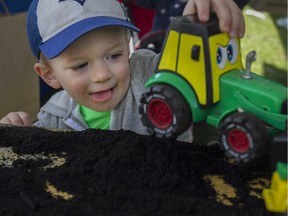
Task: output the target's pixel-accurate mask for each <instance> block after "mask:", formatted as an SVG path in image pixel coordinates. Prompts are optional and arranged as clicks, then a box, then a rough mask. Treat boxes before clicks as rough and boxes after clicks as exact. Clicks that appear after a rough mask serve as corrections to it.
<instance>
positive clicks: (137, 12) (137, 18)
mask: <svg viewBox="0 0 288 216" xmlns="http://www.w3.org/2000/svg"><path fill="white" fill-rule="evenodd" d="M119 2H122V3H123V2H124V4H125V5H126V7H127V8H128V13H129V16H130V19H131V21H132V22H133V24H134V25H136V26H137V27H138V28H139V29H140V30H141V31H140V32H139V38H141V37H142V36H143V35H144V34H146V33H147V32H149V31H150V30H151V28H152V23H153V18H154V14H155V12H154V10H153V9H147V8H143V7H139V6H137V5H136V4H134V3H133V2H131V1H123V0H119Z"/></svg>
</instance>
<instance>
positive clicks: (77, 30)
mask: <svg viewBox="0 0 288 216" xmlns="http://www.w3.org/2000/svg"><path fill="white" fill-rule="evenodd" d="M113 26H114V27H124V28H128V29H131V30H133V31H136V32H139V29H138V28H137V27H135V26H134V25H133V24H132V23H130V22H129V21H125V20H122V19H117V18H111V17H93V18H87V19H85V20H82V21H79V22H77V23H75V24H73V25H71V26H69V27H68V28H66V29H64V30H63V31H61V32H60V33H58V34H56V35H55V36H53V37H52V38H50V39H49V40H47V41H45V42H44V43H43V44H42V45H40V47H39V49H40V50H41V52H42V53H43V54H44V55H45V57H46V58H47V59H52V58H55V57H57V56H58V55H59V54H61V53H62V52H63V51H64V50H65V49H66V48H67V47H68V46H69V45H71V43H73V42H74V41H75V40H77V39H78V38H79V37H81V36H82V35H84V34H86V33H87V32H89V31H91V30H94V29H98V28H103V27H113Z"/></svg>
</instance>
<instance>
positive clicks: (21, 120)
mask: <svg viewBox="0 0 288 216" xmlns="http://www.w3.org/2000/svg"><path fill="white" fill-rule="evenodd" d="M0 123H1V124H10V125H11V124H12V125H25V126H31V125H32V121H31V117H30V115H29V114H28V113H25V112H21V111H20V112H11V113H9V114H8V115H6V116H5V117H3V118H2V119H1V120H0Z"/></svg>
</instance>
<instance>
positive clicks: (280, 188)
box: [263, 163, 288, 213]
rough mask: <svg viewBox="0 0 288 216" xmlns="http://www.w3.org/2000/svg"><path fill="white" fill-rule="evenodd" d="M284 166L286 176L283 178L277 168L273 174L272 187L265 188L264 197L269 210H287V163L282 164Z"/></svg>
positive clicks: (279, 211) (277, 211)
mask: <svg viewBox="0 0 288 216" xmlns="http://www.w3.org/2000/svg"><path fill="white" fill-rule="evenodd" d="M279 164H280V163H279ZM279 164H277V165H279ZM279 166H281V165H279ZM279 166H277V168H278V167H279ZM282 166H283V167H284V169H285V170H284V172H286V178H285V177H284V178H283V176H282V175H281V173H280V172H279V169H277V170H276V171H275V172H274V173H273V175H272V180H271V187H270V188H269V189H264V190H263V198H264V201H265V205H266V208H267V210H269V211H271V212H276V213H284V212H287V207H288V196H287V195H288V187H287V164H285V165H283V164H282Z"/></svg>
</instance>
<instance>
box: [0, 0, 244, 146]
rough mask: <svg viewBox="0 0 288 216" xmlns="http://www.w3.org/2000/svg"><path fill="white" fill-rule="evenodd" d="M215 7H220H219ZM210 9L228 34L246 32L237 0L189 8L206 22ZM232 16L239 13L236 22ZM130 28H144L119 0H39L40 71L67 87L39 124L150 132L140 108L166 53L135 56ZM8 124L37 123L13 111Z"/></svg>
mask: <svg viewBox="0 0 288 216" xmlns="http://www.w3.org/2000/svg"><path fill="white" fill-rule="evenodd" d="M215 2H217V3H219V5H218V6H217V7H216V6H215V4H216V3H215ZM210 6H211V7H212V8H214V11H215V12H216V14H217V15H218V17H219V19H220V28H221V29H222V31H227V32H233V34H236V33H237V34H243V31H244V27H243V26H244V21H243V17H242V14H241V12H239V9H238V7H237V6H236V5H234V3H233V0H205V1H204V0H190V1H189V2H188V4H187V7H189V8H186V9H185V10H186V13H190V12H195V11H198V13H199V18H200V19H202V20H203V21H205V20H207V19H209V17H208V16H209V8H210ZM228 14H230V15H231V14H234V16H233V19H232V20H231V19H230V18H229V17H228V16H227V15H228ZM225 16H226V18H225ZM235 16H236V17H235ZM223 17H224V18H223ZM231 17H232V16H231ZM127 29H128V30H133V31H138V29H137V28H136V27H135V26H134V25H133V24H131V23H130V22H129V19H128V18H127V17H126V14H125V11H124V9H123V8H122V6H121V5H120V4H119V2H117V1H116V0H105V1H104V0H49V1H48V0H34V1H33V2H32V4H31V6H30V8H29V11H28V18H27V33H28V39H29V42H30V46H31V49H32V52H33V54H34V55H35V57H36V58H37V59H38V62H37V63H36V64H35V65H34V69H35V71H36V73H37V74H38V75H39V76H40V77H41V78H42V79H43V80H44V81H45V82H46V83H47V84H48V85H50V86H51V87H53V88H55V89H60V88H63V89H64V90H62V91H60V92H58V93H56V94H55V95H54V96H52V97H51V99H50V100H49V101H48V102H47V103H46V104H45V105H44V106H43V107H42V108H41V111H40V113H39V114H38V116H37V117H38V121H37V122H35V123H34V125H36V126H39V127H45V128H61V129H69V130H84V129H86V128H99V129H111V130H119V129H125V130H132V131H135V132H137V133H139V134H148V133H147V131H146V129H145V127H143V125H142V123H141V121H140V117H139V114H138V106H139V99H140V98H141V95H142V93H143V92H144V91H146V89H145V87H144V83H145V82H146V81H147V79H148V78H149V77H150V76H151V75H152V74H153V72H154V71H155V68H156V64H157V60H158V55H156V54H155V53H153V52H151V51H148V50H139V51H135V52H133V53H132V55H131V57H130V58H129V56H130V53H129V34H128V31H127ZM239 29H240V30H239ZM237 30H239V32H237ZM0 123H4V124H13V125H32V121H31V119H30V117H29V115H28V114H27V113H24V112H13V113H9V114H8V115H7V116H6V117H4V118H2V119H1V121H0ZM179 140H184V141H192V131H191V130H187V132H185V133H184V134H182V135H181V136H180V137H179Z"/></svg>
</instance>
